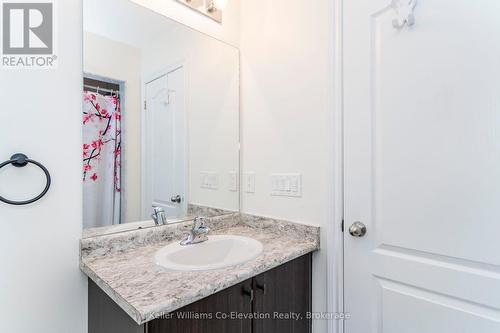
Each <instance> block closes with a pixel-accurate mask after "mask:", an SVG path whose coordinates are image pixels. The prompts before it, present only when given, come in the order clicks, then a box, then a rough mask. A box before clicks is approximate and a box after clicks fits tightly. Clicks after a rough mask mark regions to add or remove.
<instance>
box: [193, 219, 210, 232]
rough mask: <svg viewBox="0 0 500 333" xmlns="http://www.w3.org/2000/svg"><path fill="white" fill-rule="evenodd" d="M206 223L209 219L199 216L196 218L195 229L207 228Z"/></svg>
mask: <svg viewBox="0 0 500 333" xmlns="http://www.w3.org/2000/svg"><path fill="white" fill-rule="evenodd" d="M206 222H207V218H206V217H202V216H197V217H195V218H194V227H195V228H196V229H198V228H203V227H204V226H205V223H206Z"/></svg>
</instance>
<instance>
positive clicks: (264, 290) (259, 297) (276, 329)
mask: <svg viewBox="0 0 500 333" xmlns="http://www.w3.org/2000/svg"><path fill="white" fill-rule="evenodd" d="M311 271H312V269H311V254H308V255H305V256H302V257H300V258H298V259H295V260H293V261H291V262H289V263H287V264H284V265H281V266H279V267H277V268H275V269H273V270H271V271H268V272H265V273H263V274H261V275H259V276H257V277H255V278H254V279H253V289H254V291H255V298H254V312H256V313H260V314H266V315H267V316H270V318H269V319H255V320H254V321H253V333H309V332H311V320H309V319H307V313H308V312H310V311H311ZM291 314H294V315H299V316H300V319H299V320H296V319H295V318H290V317H287V316H290V315H291ZM280 316H281V317H280Z"/></svg>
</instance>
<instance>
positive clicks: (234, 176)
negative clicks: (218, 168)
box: [229, 171, 238, 192]
mask: <svg viewBox="0 0 500 333" xmlns="http://www.w3.org/2000/svg"><path fill="white" fill-rule="evenodd" d="M229 191H231V192H238V173H237V172H235V171H233V172H230V173H229Z"/></svg>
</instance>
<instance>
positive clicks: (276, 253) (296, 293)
mask: <svg viewBox="0 0 500 333" xmlns="http://www.w3.org/2000/svg"><path fill="white" fill-rule="evenodd" d="M207 224H208V226H209V227H210V229H211V232H210V234H209V236H208V238H209V240H210V237H214V236H216V235H218V236H227V237H234V236H231V235H237V236H238V237H247V238H251V239H253V240H255V241H258V242H260V243H261V244H262V251H261V252H260V254H258V255H257V256H256V257H255V258H252V259H249V260H247V261H245V262H242V263H240V264H237V265H233V266H228V267H223V268H220V269H213V270H194V269H193V270H189V268H186V269H185V270H183V271H175V270H168V269H165V268H164V267H162V266H161V265H159V264H158V262H157V260H155V255H156V254H157V253H161V250H162V249H164V248H165V247H168V246H172V245H175V244H178V242H179V241H180V240H181V239H182V238H183V237H182V235H183V233H185V232H186V230H189V229H190V228H191V227H192V222H184V223H179V224H176V225H169V226H164V227H158V228H151V229H145V230H137V231H132V232H128V233H119V234H115V235H104V236H98V237H93V238H88V239H83V240H82V241H81V256H82V257H81V263H80V265H81V269H82V270H83V272H85V273H86V274H87V276H88V277H89V333H104V332H107V333H113V332H117V333H128V332H130V333H138V332H149V333H151V332H155V333H156V332H157V333H163V332H165V333H167V332H176V333H177V332H186V333H190V332H193V333H195V332H197V333H198V332H204V333H211V332H213V333H220V332H230V333H238V332H241V333H247V332H248V333H250V332H254V333H259V332H262V333H265V332H273V333H281V332H283V333H288V332H295V333H306V332H310V329H311V321H310V319H309V316H308V314H309V313H310V311H311V287H312V284H311V264H312V252H314V251H316V250H318V249H319V228H317V227H312V226H306V225H301V224H296V223H290V222H284V221H277V220H271V219H265V218H259V217H255V216H248V215H240V214H234V215H231V216H227V217H220V218H211V219H209V220H208V223H207ZM191 246H192V247H191V248H190V249H194V250H193V251H196V249H197V247H198V249H200V257H201V258H203V253H204V252H205V251H207V249H208V247H205V248H203V247H199V246H203V244H195V245H191ZM190 251H191V250H190ZM229 251H230V252H228V253H226V254H224V256H232V255H233V253H234V252H235V251H238V248H232V249H230V250H229ZM207 255H210V254H209V253H208V252H207ZM188 260H189V258H188V257H186V261H188ZM181 261H182V259H181ZM210 261H213V262H215V261H217V260H216V259H215V258H211V259H210Z"/></svg>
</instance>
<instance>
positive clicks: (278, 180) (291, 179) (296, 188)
mask: <svg viewBox="0 0 500 333" xmlns="http://www.w3.org/2000/svg"><path fill="white" fill-rule="evenodd" d="M271 195H274V196H285V197H301V196H302V176H301V175H300V174H298V173H293V174H273V175H271Z"/></svg>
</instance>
